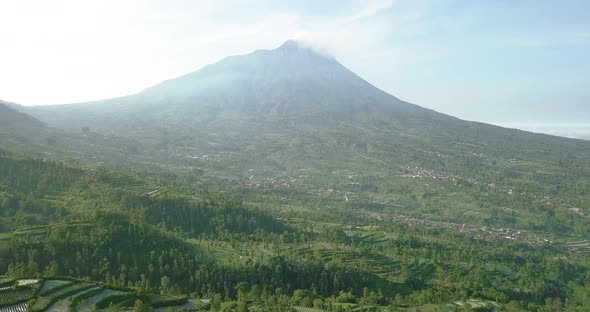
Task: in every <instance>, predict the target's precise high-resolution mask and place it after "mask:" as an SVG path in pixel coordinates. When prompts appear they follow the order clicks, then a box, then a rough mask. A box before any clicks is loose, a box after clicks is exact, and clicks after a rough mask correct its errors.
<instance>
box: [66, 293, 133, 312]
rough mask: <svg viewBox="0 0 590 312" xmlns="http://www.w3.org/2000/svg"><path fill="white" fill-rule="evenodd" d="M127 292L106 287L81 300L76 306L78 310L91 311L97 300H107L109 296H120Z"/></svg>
mask: <svg viewBox="0 0 590 312" xmlns="http://www.w3.org/2000/svg"><path fill="white" fill-rule="evenodd" d="M124 294H126V293H125V292H122V291H118V290H112V289H105V290H103V291H102V292H100V293H98V294H96V295H94V296H92V297H90V298H88V299H86V300H83V301H82V302H80V304H79V305H78V306H77V307H76V310H77V311H90V310H92V306H93V305H95V304H96V303H97V302H99V301H102V300H105V299H107V298H109V297H113V296H120V295H124Z"/></svg>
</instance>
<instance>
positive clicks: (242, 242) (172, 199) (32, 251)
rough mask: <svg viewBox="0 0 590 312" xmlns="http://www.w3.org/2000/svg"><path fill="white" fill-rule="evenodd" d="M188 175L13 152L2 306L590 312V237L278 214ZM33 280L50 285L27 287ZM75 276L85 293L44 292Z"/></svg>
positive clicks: (4, 203) (274, 197) (274, 199)
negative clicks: (547, 237)
mask: <svg viewBox="0 0 590 312" xmlns="http://www.w3.org/2000/svg"><path fill="white" fill-rule="evenodd" d="M184 179H185V178H184V177H182V176H178V177H176V178H172V177H171V176H170V175H165V176H163V175H157V174H145V173H139V172H130V171H124V170H121V169H116V168H114V167H106V166H98V167H97V166H92V167H90V166H86V165H81V164H75V163H64V162H61V161H53V160H47V159H40V158H32V157H29V156H26V155H22V154H15V153H10V152H6V151H3V152H1V153H0V213H1V218H0V220H1V221H0V228H1V231H2V233H0V271H1V272H4V277H3V278H2V281H3V284H4V285H8V289H10V290H9V291H10V292H7V293H4V292H0V297H2V298H3V300H5V301H6V302H5V303H2V306H5V307H10V306H12V305H14V304H19V303H22V302H23V300H24V299H27V300H24V301H26V302H28V307H29V309H32V310H33V311H37V310H38V311H45V310H46V309H49V308H50V307H51V306H54V305H59V304H68V305H71V307H73V308H74V309H75V308H76V306H77V305H78V308H79V306H80V305H81V304H84V302H85V301H84V300H86V299H88V298H94V297H96V296H99V294H102V295H100V296H105V295H104V294H103V292H108V293H109V294H110V295H109V296H106V297H105V298H107V299H104V298H103V299H102V301H101V302H102V303H99V304H97V302H95V303H94V304H93V306H92V307H93V309H96V310H101V309H106V310H109V311H116V310H122V311H126V310H129V309H133V310H134V311H148V310H152V309H158V308H160V309H162V308H163V307H166V306H167V307H169V308H170V309H173V307H176V306H181V305H182V304H188V303H198V305H195V306H198V307H196V308H198V309H209V310H212V311H248V309H255V310H257V311H290V310H293V311H584V307H587V306H588V305H590V297H589V296H588V294H590V286H588V285H589V282H590V267H589V265H590V263H589V261H588V258H587V257H588V250H587V249H585V248H584V246H585V245H584V244H583V242H575V241H571V240H566V239H559V238H557V237H555V238H552V241H551V242H543V243H542V242H538V241H536V240H533V239H522V240H509V239H508V240H507V239H494V237H475V236H473V235H470V234H469V233H468V231H464V232H460V231H452V230H450V228H449V227H445V226H443V224H442V223H434V222H432V223H427V222H425V223H420V222H411V221H412V219H411V218H410V219H409V221H407V222H393V221H392V220H390V219H386V218H380V219H379V218H374V217H371V216H370V215H363V214H358V213H354V212H351V211H350V210H349V209H348V207H347V206H346V205H344V204H343V205H341V206H340V207H339V208H334V209H333V210H332V211H330V212H327V211H322V210H321V209H318V210H317V211H315V212H314V211H312V210H308V211H307V212H305V213H302V212H301V211H299V210H295V211H289V210H277V209H276V207H272V205H269V204H268V202H271V203H275V204H276V205H277V206H278V204H279V202H280V200H281V196H291V197H297V191H293V193H292V194H284V192H285V191H281V192H269V193H268V194H263V196H264V198H265V199H267V200H265V202H266V204H257V202H258V200H257V196H256V193H254V194H253V193H252V192H249V191H246V190H244V191H241V192H240V191H237V190H236V191H229V192H228V191H222V190H219V189H206V188H203V187H201V186H195V185H194V184H190V183H186V182H185V181H184ZM261 196H262V195H261ZM300 200H302V201H305V202H306V203H305V205H306V206H308V207H314V206H317V205H322V204H324V205H325V202H321V201H320V202H314V201H313V200H311V201H308V200H306V199H305V198H303V197H302V198H300ZM293 202H296V201H293ZM375 209H376V208H375ZM305 214H308V215H307V216H305ZM310 216H313V217H310ZM576 246H578V247H579V248H574V247H576ZM27 279H35V280H36V281H37V283H36V284H33V285H26V286H19V285H18V282H19V281H22V280H27ZM60 281H61V282H63V283H65V282H64V281H69V282H68V284H67V285H70V286H68V287H70V288H72V289H69V288H67V287H66V288H65V290H60V289H62V288H57V291H56V293H53V292H49V293H48V294H47V295H42V294H41V293H40V290H41V289H42V288H44V287H46V286H45V285H46V284H49V285H53V284H56V283H57V284H59V282H60ZM52 283H53V284H52ZM64 285H65V284H64ZM47 287H48V286H47ZM98 290H100V292H99V291H98ZM52 293H53V294H54V295H53V296H52V295H51V294H52ZM86 293H88V294H87V295H84V296H83V294H86ZM76 294H78V296H76ZM91 295H92V296H91ZM93 296H94V297H93ZM154 296H158V297H157V299H154V298H155V297H154ZM79 297H82V298H85V299H76V298H79ZM55 298H59V300H57V299H55ZM108 298H112V302H106V301H108ZM65 301H67V302H66V303H62V302H65ZM35 309H37V310H35Z"/></svg>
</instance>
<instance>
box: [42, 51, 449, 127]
mask: <svg viewBox="0 0 590 312" xmlns="http://www.w3.org/2000/svg"><path fill="white" fill-rule="evenodd" d="M64 112H68V113H67V114H64ZM32 113H33V114H34V115H36V116H38V117H39V118H41V119H43V120H46V121H47V122H49V123H50V124H54V125H56V126H59V127H62V126H63V125H74V126H75V127H76V128H79V127H80V126H83V125H82V124H81V123H80V122H85V123H95V122H96V121H98V120H103V121H104V123H109V121H112V120H114V119H119V118H125V120H126V124H127V123H128V122H129V121H130V120H131V121H137V120H138V119H142V120H145V119H157V120H160V121H162V120H164V121H166V122H169V123H172V124H174V125H179V124H180V125H183V124H194V123H202V122H213V121H219V120H225V119H226V118H229V117H231V119H236V118H237V119H244V118H246V119H252V118H253V119H256V120H265V119H266V120H278V119H301V118H303V119H309V118H318V117H321V118H322V119H324V120H325V119H326V118H327V119H331V120H340V119H344V120H351V119H356V118H366V117H367V115H373V116H395V117H396V118H401V117H404V116H406V117H407V116H415V115H425V114H426V115H433V114H435V113H434V112H432V111H429V110H426V109H423V108H420V107H418V106H416V105H413V104H409V103H406V102H403V101H400V100H399V99H397V98H396V97H394V96H392V95H390V94H387V93H385V92H383V91H381V90H379V89H377V88H375V87H374V86H373V85H371V84H370V83H368V82H367V81H365V80H363V79H362V78H360V77H359V76H357V75H356V74H354V73H353V72H352V71H350V70H348V69H347V68H346V67H344V66H342V65H341V64H340V63H339V62H338V61H336V60H335V59H334V58H333V57H330V56H327V55H326V54H324V53H321V52H317V51H316V50H314V49H313V48H310V47H308V46H307V45H305V44H303V43H300V42H297V41H293V40H289V41H286V42H285V43H283V44H282V45H281V46H279V47H278V48H276V49H273V50H257V51H255V52H252V53H250V54H245V55H239V56H231V57H227V58H225V59H223V60H221V61H220V62H218V63H215V64H211V65H208V66H205V67H204V68H202V69H200V70H197V71H195V72H192V73H189V74H186V75H184V76H181V77H178V78H174V79H171V80H167V81H164V82H162V83H160V84H158V85H155V86H153V87H150V88H148V89H146V90H144V91H142V92H140V93H138V94H135V95H132V96H127V97H121V98H116V99H110V100H105V101H97V102H89V103H82V104H78V105H65V106H48V107H42V108H38V109H35V111H34V112H32ZM437 115H439V117H440V116H442V115H440V114H437ZM64 116H65V118H68V116H69V117H73V118H72V119H69V120H64V119H63V118H64ZM433 116H434V115H433ZM104 123H103V124H98V125H95V126H96V127H98V128H101V126H103V125H104ZM112 126H115V127H118V126H119V123H118V122H115V123H114V124H113V125H112Z"/></svg>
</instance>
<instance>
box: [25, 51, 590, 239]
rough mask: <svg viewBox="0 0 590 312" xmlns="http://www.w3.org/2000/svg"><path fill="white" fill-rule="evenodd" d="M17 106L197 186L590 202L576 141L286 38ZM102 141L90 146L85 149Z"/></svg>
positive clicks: (512, 217)
mask: <svg viewBox="0 0 590 312" xmlns="http://www.w3.org/2000/svg"><path fill="white" fill-rule="evenodd" d="M27 112H30V113H31V114H32V115H34V116H36V117H38V118H39V119H41V120H43V121H44V122H47V123H48V124H50V125H53V126H55V127H61V128H65V129H74V130H75V131H79V129H80V128H82V127H90V128H91V129H92V131H93V133H94V132H96V133H99V134H101V135H103V134H114V135H116V136H118V137H124V138H127V139H130V140H133V141H136V142H139V143H140V144H139V145H138V146H139V147H138V148H137V149H136V150H135V151H134V154H137V155H141V156H142V157H143V158H142V162H143V163H149V164H150V165H154V166H156V165H157V166H160V167H161V168H163V169H162V170H164V171H167V170H171V171H173V172H175V173H177V174H180V175H188V176H190V177H189V178H190V179H196V180H199V181H202V182H203V183H207V184H216V185H221V186H222V187H224V186H227V185H229V186H230V187H241V188H246V189H252V188H253V189H257V190H258V189H269V188H272V189H277V190H281V191H284V192H287V193H288V194H289V196H291V197H290V198H289V199H290V200H299V198H300V197H302V198H306V199H307V198H309V197H310V196H312V195H313V196H319V197H322V198H326V197H328V198H329V199H330V203H331V205H334V206H341V207H342V206H343V207H346V208H347V209H348V208H355V209H357V208H358V211H362V210H363V209H365V208H367V207H378V208H379V209H380V210H384V211H387V212H389V213H404V214H412V215H415V216H419V217H423V218H428V219H435V220H442V221H452V222H456V223H470V224H475V225H488V226H490V225H491V226H497V227H506V226H509V227H516V228H520V229H526V230H534V231H538V232H543V231H550V232H554V233H560V234H564V233H568V234H572V233H576V234H583V233H585V231H586V229H587V228H588V226H587V225H586V224H587V222H586V221H587V214H586V213H583V214H582V215H581V216H580V215H578V214H576V213H573V212H572V211H578V210H576V209H574V210H571V209H572V208H579V207H587V206H588V203H589V202H590V194H588V193H587V192H586V191H585V190H586V189H588V188H590V181H588V179H587V176H588V175H590V142H586V141H582V140H573V139H566V138H559V137H553V136H548V135H541V134H533V133H528V132H524V131H518V130H513V129H505V128H501V127H496V126H491V125H487V124H482V123H476V122H469V121H463V120H460V119H457V118H454V117H451V116H447V115H444V114H440V113H437V112H434V111H432V110H428V109H424V108H421V107H419V106H417V105H413V104H410V103H406V102H403V101H401V100H399V99H398V98H396V97H394V96H392V95H389V94H387V93H385V92H383V91H381V90H379V89H377V88H375V87H374V86H372V85H371V84H369V83H368V82H366V81H364V80H363V79H361V78H360V77H358V76H357V75H355V74H354V73H352V72H351V71H349V70H348V69H346V68H345V67H344V66H342V65H341V64H339V63H338V62H337V61H336V60H334V59H333V58H331V57H328V56H325V55H323V54H321V53H317V52H315V51H314V50H312V49H309V48H307V47H305V46H302V45H301V44H298V43H295V42H291V41H288V42H286V43H285V44H283V45H282V46H281V47H279V48H277V49H274V50H259V51H255V52H253V53H250V54H246V55H241V56H233V57H228V58H226V59H224V60H222V61H220V62H218V63H216V64H212V65H209V66H206V67H205V68H203V69H201V70H198V71H196V72H193V73H190V74H187V75H185V76H182V77H179V78H175V79H172V80H168V81H165V82H163V83H161V84H158V85H156V86H153V87H151V88H148V89H146V90H144V91H143V92H140V93H138V94H135V95H131V96H127V97H122V98H116V99H110V100H104V101H97V102H89V103H79V104H70V105H56V106H46V107H31V108H27ZM106 137H110V136H106ZM108 151H109V149H107V148H103V147H102V146H101V145H100V144H96V154H98V155H97V156H96V157H98V158H102V159H106V158H107V157H106V156H104V155H102V154H106V153H107V152H108ZM187 169H190V170H187ZM192 170H196V172H200V174H199V175H198V176H197V177H195V176H192V173H191V172H193V171H192ZM220 181H221V182H220ZM310 194H312V195H310ZM547 194H550V195H551V196H552V199H551V200H549V201H548V202H547V201H545V199H544V198H545V196H547ZM488 196H489V197H488ZM305 208H307V207H305ZM581 209H583V208H581ZM584 235H586V234H584Z"/></svg>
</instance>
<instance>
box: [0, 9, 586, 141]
mask: <svg viewBox="0 0 590 312" xmlns="http://www.w3.org/2000/svg"><path fill="white" fill-rule="evenodd" d="M0 12H2V18H0V99H3V100H6V101H10V102H15V103H19V104H23V105H45V104H57V103H72V102H81V101H89V100H98V99H104V98H112V97H117V96H122V95H127V94H132V93H135V92H138V91H140V90H142V89H144V88H146V87H148V86H151V85H154V84H156V83H158V82H161V81H163V80H166V79H170V78H173V77H176V76H179V75H182V74H185V73H188V72H191V71H194V70H197V69H199V68H201V67H203V66H205V65H207V64H210V63H213V62H216V61H219V60H220V59H222V58H223V57H225V56H229V55H235V54H245V53H249V52H252V51H254V50H257V49H272V48H275V47H277V46H279V45H280V44H282V43H283V42H284V41H286V40H288V39H298V40H302V41H305V42H307V43H310V44H313V45H315V46H318V47H319V48H321V49H323V50H326V51H329V53H331V54H332V55H333V56H334V57H336V58H337V59H338V60H339V61H340V63H342V64H343V65H345V66H347V67H348V68H350V69H351V70H352V71H354V72H356V73H357V74H358V75H360V76H361V77H363V78H365V79H366V80H367V81H369V82H371V83H372V84H374V85H375V86H377V87H379V88H381V89H383V90H385V91H387V92H389V93H391V94H393V95H395V96H397V97H399V98H401V99H402V100H405V101H408V102H412V103H415V104H418V105H421V106H424V107H428V108H432V109H435V110H437V111H440V112H443V113H447V114H450V115H454V116H457V117H460V118H463V119H468V120H476V121H483V122H490V123H496V124H503V125H512V126H515V127H519V128H523V127H533V128H534V127H538V126H539V125H553V126H554V127H557V128H560V127H562V128H563V127H564V125H567V124H572V125H576V126H577V127H579V128H581V129H586V130H588V129H590V127H589V126H588V125H589V124H590V1H587V0H580V1H575V0H561V1H553V0H551V1H550V0H486V1H484V0H480V1H478V0H463V1H459V0H430V1H422V0H365V1H360V0H322V1H318V0H281V1H277V0H230V1H197V0H195V1H188V0H161V1H155V0H125V1H120V0H101V1H83V0H52V1H46V0H38V1H32V0H19V1H14V0H0ZM586 130H584V131H586ZM568 131H569V130H568ZM588 132H589V135H590V130H588Z"/></svg>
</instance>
